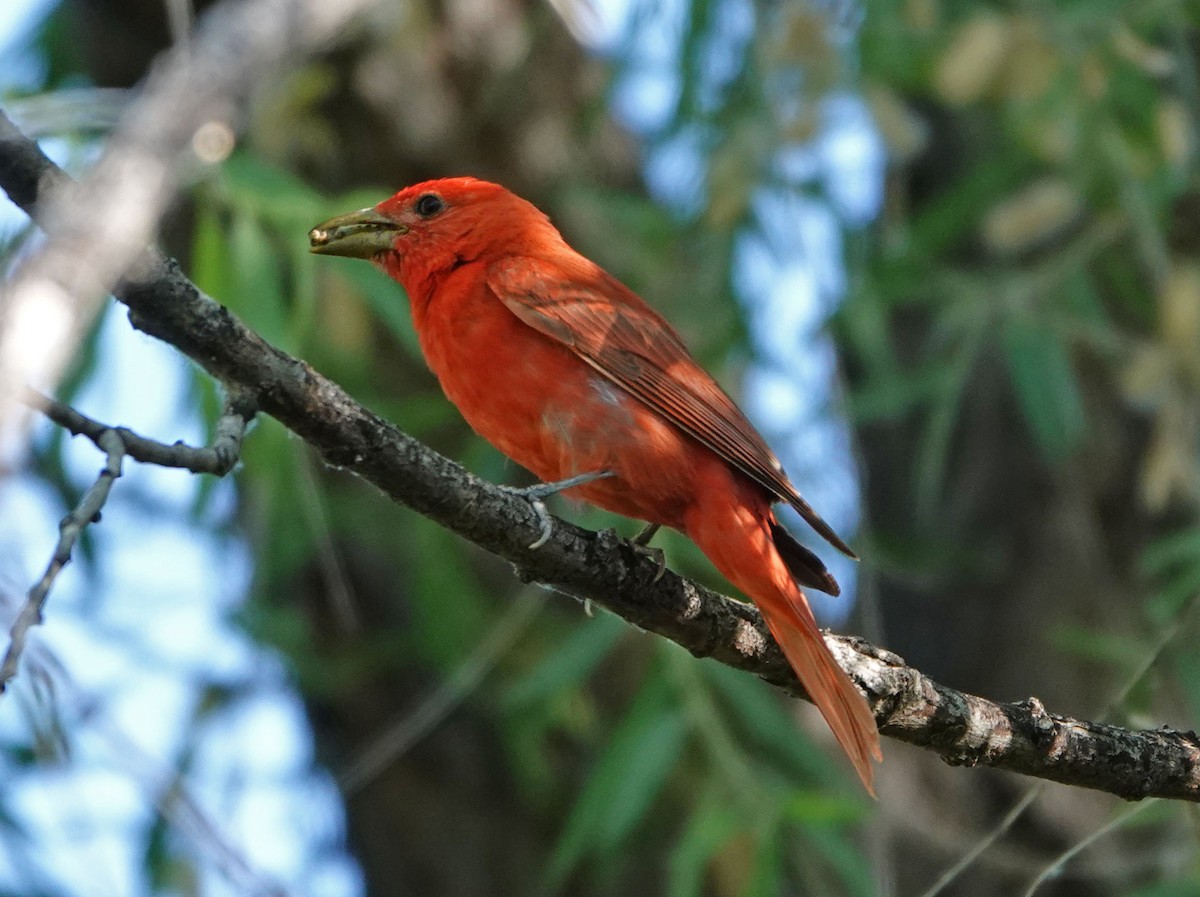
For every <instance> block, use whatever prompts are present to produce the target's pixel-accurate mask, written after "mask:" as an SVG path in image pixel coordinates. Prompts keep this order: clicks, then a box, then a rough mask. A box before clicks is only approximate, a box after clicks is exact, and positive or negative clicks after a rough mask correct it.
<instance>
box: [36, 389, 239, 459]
mask: <svg viewBox="0 0 1200 897" xmlns="http://www.w3.org/2000/svg"><path fill="white" fill-rule="evenodd" d="M22 399H23V401H24V402H25V404H27V405H29V406H30V407H31V408H36V409H37V410H38V411H41V412H42V413H43V414H45V415H46V417H48V418H50V420H52V421H54V422H55V423H56V424H58V425H59V426H60V427H62V428H63V429H65V430H67V431H68V432H70V433H71V434H72V435H74V436H86V437H87V438H88V439H90V440H92V442H94V443H96V445H100V438H101V437H102V436H103V435H104V434H105V433H109V432H115V433H116V434H117V436H118V437H119V438H120V440H121V443H122V444H123V445H124V446H125V453H126V454H127V455H129V457H131V458H133V459H134V460H135V461H141V462H142V463H143V464H155V465H157V466H159V467H174V468H180V469H183V470H190V471H191V472H192V473H211V474H214V475H216V476H225V474H227V473H229V471H231V470H233V468H234V466H235V465H236V464H237V462H238V459H239V458H240V457H241V449H242V439H243V438H244V437H245V435H246V428H247V426H248V425H249V423H250V421H251V420H253V418H254V415H255V412H256V406H255V404H254V400H253V399H252V398H250V396H249V395H247V394H246V393H244V392H239V391H236V390H234V391H230V393H229V395H228V398H227V399H226V401H225V408H224V410H223V411H222V413H221V416H220V417H219V418H218V419H217V425H216V432H215V436H214V438H213V442H212V444H211V445H208V446H203V447H201V448H196V447H194V446H190V445H187V444H185V443H183V442H175V443H173V444H172V445H167V444H166V443H165V442H158V441H157V440H154V439H148V438H146V437H145V436H140V435H138V434H137V433H135V432H133V431H132V430H130V429H129V428H128V427H111V426H109V425H108V424H103V423H101V422H100V421H98V420H94V419H92V418H90V417H88V416H87V415H86V414H83V413H81V412H79V411H76V410H75V409H74V408H72V407H71V406H70V405H66V404H64V403H62V402H59V401H58V400H56V399H52V398H50V397H49V396H46V395H43V394H42V393H40V392H38V391H37V390H36V389H28V388H27V389H26V390H25V391H24V395H23V396H22Z"/></svg>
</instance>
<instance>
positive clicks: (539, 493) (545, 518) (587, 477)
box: [500, 470, 613, 551]
mask: <svg viewBox="0 0 1200 897" xmlns="http://www.w3.org/2000/svg"><path fill="white" fill-rule="evenodd" d="M611 476H613V472H612V471H611V470H594V471H592V472H591V473H581V474H579V475H578V476H573V477H568V478H567V479H565V480H557V481H555V482H553V483H538V484H537V485H535V486H526V487H524V488H520V487H517V486H501V487H500V488H501V489H503V490H504V491H505V492H508V493H510V494H512V495H519V496H521V497H522V498H524V499H526V500H528V502H529V503H530V504H531V505H533V512H534V513H535V514H537V518H538V522H539V523H541V525H542V534H541V535H540V536H538V537H537V538H536V539H535V540H534V541H533V542H531V543H530V545H529V549H530V550H531V551H536V550H537V549H539V548H541V547H542V546H543V545H545V544H546V543H547V542H549V541H550V537H551V536H552V535H554V518H553V517H551V516H550V512H549V511H548V510H546V503H545V502H544V501H543V499H547V498H549V497H550V496H551V495H557V494H558V493H560V492H562V491H564V490H566V489H572V488H574V487H575V486H583V485H585V484H586V483H591V482H593V481H594V480H602V479H604V478H605V477H611Z"/></svg>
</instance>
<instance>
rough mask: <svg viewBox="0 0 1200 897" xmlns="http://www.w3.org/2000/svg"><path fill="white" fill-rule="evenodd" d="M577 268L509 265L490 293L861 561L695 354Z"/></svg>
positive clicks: (494, 273)
mask: <svg viewBox="0 0 1200 897" xmlns="http://www.w3.org/2000/svg"><path fill="white" fill-rule="evenodd" d="M572 262H573V264H563V265H551V264H550V263H548V262H547V260H546V259H542V258H539V259H537V260H534V259H527V258H521V257H508V258H504V259H501V260H499V261H497V262H495V263H493V264H492V266H491V267H490V268H489V269H488V279H487V280H488V286H489V287H490V288H491V290H492V291H493V292H494V293H495V294H496V296H497V297H498V298H499V299H500V301H501V302H503V303H504V304H505V305H506V306H507V307H508V308H509V309H510V310H511V311H512V312H513V314H515V315H516V316H517V317H518V318H520V319H521V320H522V321H524V322H525V323H526V324H528V325H529V326H530V327H533V328H534V329H535V330H538V331H539V332H541V333H543V334H545V335H546V336H549V337H551V338H552V339H555V340H558V341H559V342H561V343H563V344H564V345H566V346H568V347H570V348H571V349H572V350H573V351H574V352H575V353H576V354H577V355H578V356H579V357H580V358H581V359H583V360H584V361H585V362H587V363H588V364H589V365H591V366H592V367H593V368H595V369H596V371H598V372H599V373H600V374H602V375H603V376H605V377H606V378H608V379H609V380H611V381H612V382H614V383H616V384H617V385H618V386H620V387H621V388H622V389H624V390H625V391H626V392H628V393H629V394H631V395H633V396H634V397H635V398H637V399H638V400H640V401H641V402H643V403H644V404H645V405H647V406H648V407H650V408H652V409H654V410H655V411H656V412H658V413H659V414H661V415H662V416H663V417H664V418H666V419H667V420H669V421H670V422H671V423H673V424H675V425H676V426H677V427H679V428H680V429H681V430H683V431H684V432H685V433H687V434H688V435H690V436H692V437H693V438H694V439H696V440H697V441H699V442H700V443H701V444H703V445H705V446H707V447H708V448H709V449H711V450H712V451H714V452H716V454H717V455H719V456H720V457H721V458H723V459H725V460H726V461H727V462H729V463H730V464H732V465H733V466H734V467H735V468H737V469H738V470H740V471H741V472H742V473H744V474H746V476H748V477H750V478H751V479H753V480H754V481H756V482H757V483H759V484H760V485H761V486H763V488H765V489H766V490H767V491H768V492H769V493H770V494H771V495H772V496H773V497H775V498H776V499H777V500H779V501H785V502H787V503H788V504H790V505H791V506H792V507H794V508H795V509H796V510H797V511H798V512H799V513H800V515H801V516H802V517H803V518H804V519H805V521H807V522H808V524H809V525H810V526H812V528H813V529H814V530H816V531H817V532H818V533H820V534H821V536H823V537H824V538H825V539H826V540H828V541H829V542H830V544H832V545H833V546H834V547H836V548H837V549H838V550H839V551H842V552H843V553H845V554H847V555H849V556H850V557H855V554H854V552H853V551H851V550H850V548H849V546H847V545H846V543H845V542H843V541H842V540H841V539H840V538H839V537H838V535H837V533H835V532H834V531H833V529H832V528H831V527H830V526H829V524H827V523H826V522H825V521H824V520H822V519H821V517H820V516H819V515H818V514H817V513H816V511H814V510H813V509H812V508H811V507H810V506H809V504H808V503H807V502H806V501H805V500H804V499H803V498H801V497H800V494H799V493H798V492H797V491H796V488H795V487H794V486H793V485H792V484H791V482H789V480H788V478H787V474H786V473H784V470H783V466H782V465H781V464H780V463H779V460H778V459H777V458H776V457H775V454H774V453H773V452H772V451H771V449H770V448H769V447H768V446H767V444H766V442H765V441H764V440H763V438H762V436H761V435H760V434H759V433H758V431H757V430H755V429H754V426H753V425H752V424H751V423H750V421H749V420H747V419H746V416H745V415H744V414H743V413H742V412H741V410H740V409H739V408H738V407H737V405H735V404H734V402H733V400H732V399H731V398H729V396H728V395H727V394H726V393H725V391H724V390H723V389H721V387H720V386H719V385H718V384H717V382H716V381H715V380H713V378H712V377H710V376H709V375H708V373H707V372H706V371H705V370H704V369H703V368H701V367H700V366H699V365H698V364H697V363H696V362H695V360H694V359H693V358H692V356H691V355H690V354H689V353H688V350H687V348H686V347H685V346H684V344H683V341H682V340H680V338H679V335H678V334H677V333H675V331H674V330H673V329H672V328H671V326H670V324H668V323H667V321H666V320H665V319H664V318H663V317H662V316H661V315H659V314H658V313H657V312H656V311H654V310H653V309H652V308H650V306H648V305H647V304H646V303H645V302H644V301H642V299H641V298H640V297H638V296H637V294H635V293H634V292H633V291H632V290H630V289H629V288H628V287H626V286H625V285H624V284H622V283H621V282H620V281H618V280H617V279H616V278H614V277H612V276H611V275H609V274H607V273H606V272H605V271H603V270H602V269H601V268H599V267H597V266H595V265H593V264H592V263H590V262H588V261H587V260H586V259H583V258H582V257H576V259H575V260H572Z"/></svg>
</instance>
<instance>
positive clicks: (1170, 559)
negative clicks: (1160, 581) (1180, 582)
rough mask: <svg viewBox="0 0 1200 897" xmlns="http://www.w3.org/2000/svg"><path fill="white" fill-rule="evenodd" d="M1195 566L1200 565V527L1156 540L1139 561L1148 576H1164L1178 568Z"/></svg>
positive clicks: (1143, 571)
mask: <svg viewBox="0 0 1200 897" xmlns="http://www.w3.org/2000/svg"><path fill="white" fill-rule="evenodd" d="M1194 565H1200V526H1196V527H1187V528H1186V529H1182V530H1180V531H1179V532H1176V533H1171V534H1170V535H1169V536H1164V537H1163V538H1161V539H1157V540H1155V541H1154V542H1153V543H1151V544H1150V545H1149V546H1147V547H1146V549H1145V550H1144V551H1143V552H1142V554H1141V557H1140V558H1139V560H1138V566H1139V568H1140V569H1141V571H1142V573H1143V574H1144V575H1146V576H1164V575H1166V574H1167V573H1169V572H1170V571H1171V570H1173V569H1174V568H1176V567H1190V566H1194Z"/></svg>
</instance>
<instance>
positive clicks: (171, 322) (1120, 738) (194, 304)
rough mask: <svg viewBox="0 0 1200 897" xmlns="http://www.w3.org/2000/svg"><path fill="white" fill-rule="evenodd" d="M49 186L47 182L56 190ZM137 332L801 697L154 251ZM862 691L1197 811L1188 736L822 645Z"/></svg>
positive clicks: (16, 186)
mask: <svg viewBox="0 0 1200 897" xmlns="http://www.w3.org/2000/svg"><path fill="white" fill-rule="evenodd" d="M54 170H55V169H54V167H53V163H52V162H50V161H49V160H48V159H47V158H46V157H45V156H44V155H43V154H42V153H41V152H40V151H38V150H37V148H36V146H35V145H34V144H33V143H32V142H31V141H28V140H27V139H26V138H24V137H23V136H22V135H21V134H20V133H19V132H18V131H17V129H16V128H15V127H13V125H12V124H11V122H9V121H8V119H7V118H5V117H4V116H3V114H2V113H0V187H2V188H3V189H4V190H5V191H7V192H8V193H9V195H10V196H11V197H12V198H13V199H14V200H15V201H17V202H18V204H19V205H21V206H22V207H23V208H25V209H26V210H27V211H29V210H30V209H31V208H32V204H33V203H34V202H35V201H36V199H37V195H36V189H35V187H36V185H39V184H43V183H45V182H46V181H47V177H46V176H47V174H48V173H52V172H54ZM52 179H53V178H50V180H52ZM116 296H117V298H118V299H119V300H120V301H121V302H123V303H124V304H125V305H126V306H128V308H129V317H130V321H131V322H132V323H133V325H134V326H135V327H137V328H138V329H140V330H143V331H144V332H146V333H149V334H151V335H153V336H155V337H158V338H159V339H162V340H164V341H165V342H168V343H170V344H171V345H173V346H175V347H176V348H178V349H179V350H180V351H182V352H183V353H184V354H186V355H188V356H189V357H190V358H192V359H193V360H194V361H195V362H196V363H198V364H199V365H200V366H201V367H203V368H204V369H205V370H206V371H208V372H209V373H210V374H211V375H212V376H213V377H215V378H217V379H218V380H220V381H221V382H222V383H224V384H225V385H226V386H227V387H229V388H233V389H235V390H238V391H240V392H242V393H244V394H247V395H249V396H250V397H252V398H253V399H254V400H255V401H256V402H257V404H258V406H259V407H260V408H261V410H262V411H264V412H266V413H268V414H270V415H272V416H273V417H275V418H276V419H278V420H279V421H280V422H281V423H283V424H284V425H285V426H287V427H288V428H290V429H291V430H292V431H293V432H295V433H296V434H297V435H299V436H300V437H301V438H303V439H304V440H305V441H307V442H308V443H309V444H310V445H311V446H312V447H313V448H314V449H315V450H316V451H317V452H318V453H319V454H320V455H321V457H322V458H324V460H325V461H326V462H327V463H328V464H331V465H333V466H336V467H340V468H343V469H345V470H348V471H350V472H352V473H354V474H356V475H358V476H360V477H362V478H364V479H365V480H367V481H369V482H371V483H373V484H374V485H375V486H376V487H378V488H379V489H380V490H381V491H382V492H384V493H385V494H386V495H387V496H389V497H390V498H392V499H393V500H395V501H397V502H400V503H402V504H404V505H406V506H408V507H410V508H412V509H414V510H416V511H418V512H420V513H422V514H424V515H426V516H428V517H430V518H431V519H433V520H435V521H437V522H438V523H440V524H442V525H443V526H446V527H447V528H449V529H451V530H453V531H454V532H456V533H458V534H459V535H461V536H463V537H464V538H466V539H469V540H470V541H472V542H474V543H475V544H477V545H479V546H480V547H482V548H485V549H487V550H488V551H491V552H493V553H495V554H496V555H498V556H500V557H503V558H505V559H506V560H508V561H510V562H511V563H512V564H513V565H514V566H515V567H516V569H517V571H518V574H519V575H520V576H522V578H525V579H528V580H532V581H537V582H540V583H543V584H545V585H546V586H549V587H551V588H553V589H555V590H556V591H560V592H565V593H567V594H569V595H573V596H576V597H577V598H580V599H588V600H591V601H594V602H595V603H596V604H599V605H601V606H602V607H605V608H607V609H608V610H610V611H612V612H613V613H616V614H618V615H619V616H621V617H623V618H624V619H626V620H628V621H629V622H631V623H633V624H634V625H636V626H639V627H641V628H643V629H646V630H648V631H650V632H654V633H656V634H658V635H661V636H663V637H665V638H669V639H671V640H672V641H674V642H676V643H677V644H680V645H682V646H683V647H685V648H687V649H688V650H689V651H690V652H692V653H693V654H694V655H696V656H697V657H712V658H713V659H715V660H717V661H719V662H721V663H724V664H727V665H729V666H731V667H734V668H736V669H739V670H743V671H745V672H748V673H753V674H754V675H756V676H759V677H761V678H762V679H764V680H765V681H767V682H769V683H771V684H773V685H776V686H778V687H780V688H782V689H784V690H786V691H787V692H789V693H791V694H794V695H797V696H804V693H803V690H802V689H801V687H800V685H799V683H798V682H797V681H796V679H795V677H794V675H793V674H792V672H791V670H790V668H789V667H788V665H787V662H786V661H785V660H784V658H783V656H782V654H781V653H780V652H779V650H778V648H777V647H776V646H775V644H774V642H773V641H772V640H771V639H770V637H769V636H768V634H767V631H766V627H765V625H764V624H763V622H762V619H761V617H760V616H759V615H758V613H757V611H756V610H755V609H754V608H753V607H750V606H748V605H745V604H742V603H739V602H737V601H734V600H732V599H730V598H727V597H725V596H722V595H719V594H716V593H714V592H712V591H710V590H708V589H705V588H704V587H702V586H699V585H697V584H696V583H693V582H691V581H689V580H686V579H683V578H682V577H679V576H677V575H675V574H673V573H671V572H670V571H667V572H666V574H665V575H664V576H662V578H661V579H657V581H656V575H657V572H658V568H657V565H656V564H655V563H654V562H653V561H652V560H650V559H648V558H646V557H644V556H643V555H641V554H639V553H637V552H636V551H634V550H633V549H632V547H631V546H630V544H629V543H628V542H627V541H626V540H624V539H622V538H620V537H618V536H617V535H616V534H615V533H613V532H610V531H606V532H600V533H595V532H590V531H587V530H584V529H581V528H579V527H577V526H574V525H572V524H570V523H568V522H565V521H561V520H556V521H555V526H554V533H553V536H552V537H551V539H550V540H549V541H548V542H547V543H546V544H545V545H543V546H542V547H540V548H538V549H537V550H531V549H530V548H529V545H530V543H532V542H533V541H534V540H536V539H537V538H538V536H539V535H540V532H541V524H540V522H539V519H538V516H537V514H536V513H535V512H534V510H533V508H532V507H531V506H530V505H529V503H528V502H527V501H525V500H524V499H522V498H519V497H516V496H514V495H512V494H511V493H509V492H505V491H504V490H502V489H499V488H497V487H496V486H494V485H492V484H489V483H487V482H484V481H482V480H480V479H478V478H477V477H475V476H473V475H472V474H470V473H469V472H468V471H466V470H465V469H464V468H462V467H461V466H460V465H458V464H456V463H454V462H453V461H451V460H449V459H447V458H445V457H443V456H441V455H439V454H437V453H436V452H434V451H432V450H431V449H429V448H427V447H426V446H424V445H422V444H421V443H419V442H417V441H416V440H414V439H412V438H411V437H409V436H407V435H406V434H405V433H403V432H402V431H400V430H399V429H398V428H396V427H395V426H393V425H392V424H390V423H388V422H387V421H385V420H383V419H382V418H380V417H378V416H377V415H375V414H374V413H372V412H371V411H370V410H368V409H366V408H364V407H362V406H361V405H359V404H358V403H357V402H355V401H354V399H353V398H351V397H350V396H349V395H347V394H346V392H345V391H344V390H342V389H341V388H340V387H339V386H338V385H337V384H335V383H333V382H331V381H329V380H327V379H326V378H324V377H322V376H321V375H320V374H319V373H317V372H316V371H315V370H313V369H312V368H311V367H310V366H309V365H307V364H306V363H304V362H303V361H301V360H299V359H296V358H292V357H291V356H288V355H287V354H285V353H283V352H281V351H279V350H278V349H276V348H275V347H273V346H271V345H269V344H268V343H266V342H265V341H264V340H263V339H262V338H261V337H259V336H258V335H257V334H255V333H254V332H253V331H251V330H249V329H248V328H247V327H246V326H245V325H244V324H242V322H241V321H240V320H238V319H237V318H236V317H235V316H234V315H233V314H232V313H230V312H229V310H228V309H226V308H224V307H222V306H221V305H220V304H219V303H217V302H216V301H214V300H213V299H211V298H210V297H208V296H206V295H204V294H203V293H201V292H200V291H199V290H198V289H197V288H196V287H195V285H194V284H192V283H191V282H190V281H189V280H188V279H187V278H186V277H184V276H183V274H182V273H181V272H180V270H179V268H178V266H177V265H176V264H175V263H174V261H173V260H171V259H166V258H162V257H161V256H159V255H157V254H155V253H150V254H149V255H148V256H147V257H144V259H143V263H142V264H141V265H139V274H138V276H137V278H136V279H129V280H127V281H126V282H124V283H123V284H121V285H120V286H119V287H118V288H117V291H116ZM827 641H828V643H829V645H830V647H831V649H832V650H833V651H834V653H835V655H836V656H837V658H838V660H839V662H840V663H841V664H842V665H843V666H844V667H845V668H846V670H847V672H848V673H849V674H850V676H851V677H852V678H853V679H854V680H855V682H856V683H858V685H859V686H860V687H861V688H862V689H863V690H864V691H865V692H866V694H867V697H868V700H869V701H870V703H871V706H872V709H873V710H874V712H875V715H876V719H877V720H878V721H879V724H880V729H881V731H882V732H883V734H885V735H887V736H889V737H892V738H895V739H898V740H901V741H906V742H908V743H910V744H914V745H918V746H921V747H926V748H929V749H931V750H933V751H935V752H936V753H937V754H939V755H940V756H941V757H942V758H943V759H944V760H946V761H947V762H949V763H951V764H955V765H964V766H974V765H984V766H992V767H995V768H998V769H1006V770H1009V771H1012V772H1016V773H1021V774H1024V775H1029V776H1035V777H1038V778H1043V779H1048V780H1051V781H1055V782H1060V783H1062V784H1066V785H1075V786H1079V787H1085V788H1093V789H1097V790H1101V791H1107V792H1110V793H1113V794H1116V795H1119V796H1121V797H1124V798H1127V799H1140V798H1144V797H1163V798H1173V799H1180V800H1191V801H1197V800H1200V769H1198V766H1200V738H1198V737H1197V736H1196V734H1195V733H1193V732H1176V731H1172V730H1169V729H1160V730H1153V731H1150V730H1143V731H1133V730H1127V729H1121V728H1118V727H1115V726H1109V725H1105V724H1101V723H1093V722H1087V721H1082V720H1075V719H1071V718H1069V717H1065V716H1059V715H1056V714H1049V713H1047V712H1046V710H1045V709H1044V708H1043V707H1042V705H1041V703H1040V702H1039V701H1037V700H1036V699H1033V698H1031V699H1029V700H1026V701H1022V702H1018V703H1012V704H1001V703H996V702H993V701H989V700H986V699H984V698H980V697H976V696H974V695H969V694H965V693H962V692H959V691H956V690H954V689H951V688H947V687H946V686H943V685H940V684H938V683H936V682H934V681H933V680H931V679H929V678H928V677H927V676H924V675H923V674H922V673H921V672H920V671H919V670H916V669H913V668H911V667H909V666H907V665H906V664H905V663H904V661H903V660H902V659H901V658H900V657H897V656H896V655H894V654H892V653H890V652H888V651H886V650H882V649H880V648H876V647H875V646H873V645H870V644H868V643H866V642H864V641H862V640H860V639H856V638H852V637H846V636H832V635H831V636H827Z"/></svg>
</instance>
